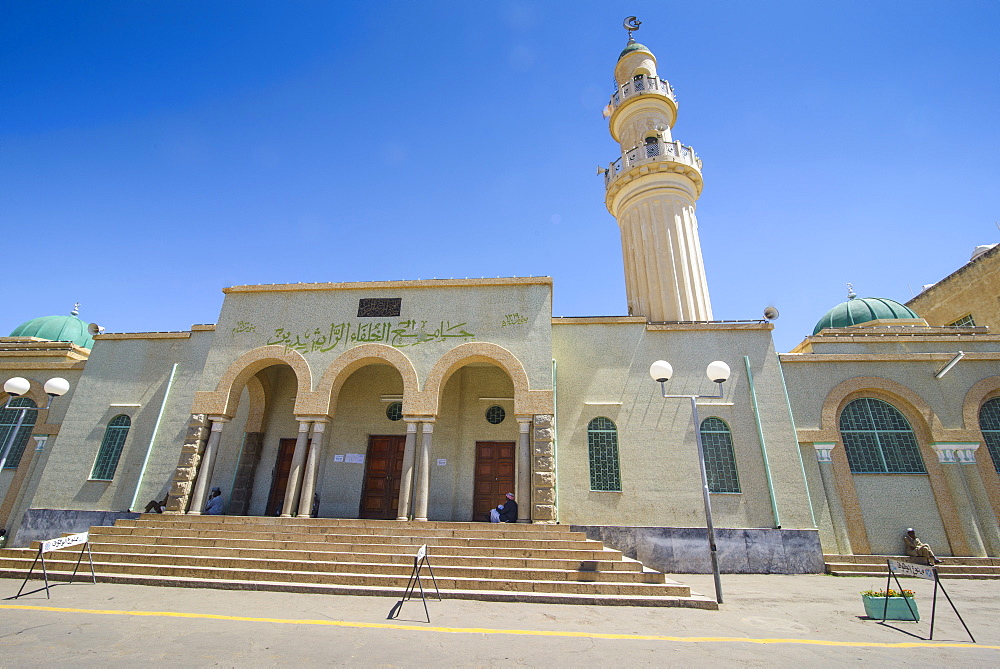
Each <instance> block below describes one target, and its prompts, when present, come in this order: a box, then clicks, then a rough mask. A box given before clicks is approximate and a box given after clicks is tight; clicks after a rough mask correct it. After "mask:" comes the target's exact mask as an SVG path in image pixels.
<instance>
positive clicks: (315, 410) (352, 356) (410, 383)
mask: <svg viewBox="0 0 1000 669" xmlns="http://www.w3.org/2000/svg"><path fill="white" fill-rule="evenodd" d="M367 365H389V366H390V367H392V368H394V369H395V370H396V371H397V372H399V375H400V376H401V377H402V378H403V413H404V414H406V413H412V412H411V411H410V408H411V407H410V404H412V403H413V402H414V400H415V399H416V398H417V396H418V394H419V392H420V383H419V381H418V379H417V370H416V369H415V368H414V366H413V363H412V362H410V359H409V358H407V357H406V356H405V355H403V353H402V352H401V351H400V350H399V349H396V348H393V347H392V346H388V345H386V344H372V343H369V344H361V345H359V346H355V347H354V348H351V349H349V350H347V351H345V352H344V353H342V354H341V355H339V356H337V359H336V360H334V361H333V362H332V363H330V366H329V367H327V368H326V371H324V372H323V377H322V378H321V379H320V381H319V385H318V386H317V388H316V392H315V393H313V397H312V398H311V399H312V401H311V402H310V403H309V404H308V405H306V404H305V403H302V405H301V406H299V402H298V401H296V413H297V414H300V415H307V414H308V415H317V416H330V417H333V415H334V413H335V412H336V409H337V398H338V397H339V396H340V389H341V388H342V387H343V386H344V383H345V382H346V381H347V379H348V377H350V376H351V374H353V373H354V372H356V371H357V370H359V369H361V368H362V367H365V366H367ZM300 409H301V410H300Z"/></svg>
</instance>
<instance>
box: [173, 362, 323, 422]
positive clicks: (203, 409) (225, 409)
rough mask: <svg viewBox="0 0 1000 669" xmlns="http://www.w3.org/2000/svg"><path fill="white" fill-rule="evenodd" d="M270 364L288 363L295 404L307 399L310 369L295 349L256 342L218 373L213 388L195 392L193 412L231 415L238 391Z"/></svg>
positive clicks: (309, 393)
mask: <svg viewBox="0 0 1000 669" xmlns="http://www.w3.org/2000/svg"><path fill="white" fill-rule="evenodd" d="M272 365H288V366H289V367H291V368H292V371H293V372H295V380H296V386H297V387H296V392H295V405H296V413H298V405H299V404H300V403H302V402H304V401H305V402H308V400H309V399H310V396H311V395H312V371H311V370H310V369H309V363H308V362H306V359H305V358H304V357H302V354H301V353H299V352H298V351H286V350H285V347H284V346H259V347H257V348H255V349H251V350H249V351H247V352H246V353H244V354H243V355H241V356H240V357H239V358H237V359H236V360H235V361H233V363H232V364H231V365H230V366H229V368H228V369H227V370H226V372H225V373H224V374H223V375H222V378H221V379H220V380H219V383H218V384H217V385H216V387H215V390H214V391H211V392H199V393H195V396H194V405H193V406H192V408H191V413H193V414H212V415H216V416H225V417H227V418H232V417H233V416H234V415H235V413H236V407H237V406H238V405H239V401H240V393H241V392H242V390H243V388H244V386H246V385H247V383H248V382H249V380H250V379H251V378H253V377H254V376H255V375H256V374H257V372H259V371H261V370H263V369H265V368H267V367H271V366H272Z"/></svg>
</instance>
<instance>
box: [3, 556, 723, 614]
mask: <svg viewBox="0 0 1000 669" xmlns="http://www.w3.org/2000/svg"><path fill="white" fill-rule="evenodd" d="M0 554H2V551H0ZM71 573H72V572H66V571H58V570H55V571H51V572H49V580H51V581H68V580H69V579H70V574H71ZM0 577H10V578H24V573H21V572H18V573H15V574H8V573H5V572H4V571H0ZM83 578H86V577H83ZM76 580H77V581H80V580H81V575H80V574H77V576H76ZM97 581H98V582H99V583H121V584H127V585H156V586H167V587H175V588H214V589H221V590H254V591H274V592H302V593H311V594H331V595H369V596H384V597H392V598H399V597H402V595H403V593H404V588H392V587H377V586H354V585H341V584H337V585H328V584H319V583H275V582H271V581H252V580H230V579H210V580H209V579H198V578H189V577H166V576H140V575H122V574H98V576H97ZM429 585H430V587H432V588H433V584H429ZM440 594H441V597H442V598H445V599H473V600H479V601H491V602H532V603H538V604H576V605H586V606H602V605H603V606H673V607H684V608H696V609H707V610H712V611H715V610H718V608H719V605H718V604H716V602H715V600H713V599H710V598H708V597H705V596H704V595H699V594H696V593H692V594H691V595H690V596H670V595H667V596H659V597H647V596H642V595H638V596H637V595H627V594H618V595H606V594H595V593H583V594H574V593H551V592H520V591H500V590H483V591H478V590H448V589H444V588H442V589H441V590H440ZM407 606H420V604H419V602H412V603H408V604H407Z"/></svg>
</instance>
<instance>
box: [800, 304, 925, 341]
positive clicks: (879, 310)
mask: <svg viewBox="0 0 1000 669" xmlns="http://www.w3.org/2000/svg"><path fill="white" fill-rule="evenodd" d="M876 320H914V321H919V323H920V324H923V322H924V321H923V319H921V318H920V316H918V315H917V314H916V312H914V311H913V310H912V309H910V308H909V307H907V306H905V305H903V304H900V303H899V302H896V301H895V300H889V299H886V298H884V297H862V298H858V299H850V300H847V301H846V302H841V303H840V304H838V305H837V306H835V307H834V308H833V309H830V311H828V312H826V313H825V314H824V315H823V318H821V319H819V322H818V323H816V327H815V328H813V334H817V333H819V331H820V330H822V329H823V328H849V327H851V326H852V325H861V324H862V323H868V322H869V321H876Z"/></svg>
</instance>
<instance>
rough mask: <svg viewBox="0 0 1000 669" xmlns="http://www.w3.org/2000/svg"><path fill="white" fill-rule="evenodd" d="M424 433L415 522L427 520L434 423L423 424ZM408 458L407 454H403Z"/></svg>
mask: <svg viewBox="0 0 1000 669" xmlns="http://www.w3.org/2000/svg"><path fill="white" fill-rule="evenodd" d="M421 432H422V433H423V434H422V435H421V436H422V438H421V440H420V448H419V449H418V451H417V476H416V479H417V491H416V494H415V495H414V500H413V520H420V521H426V520H427V499H428V497H429V495H430V485H431V439H432V437H433V436H434V421H433V419H432V420H425V421H424V422H423V423H422V424H421ZM403 457H406V453H405V452H404V453H403Z"/></svg>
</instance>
